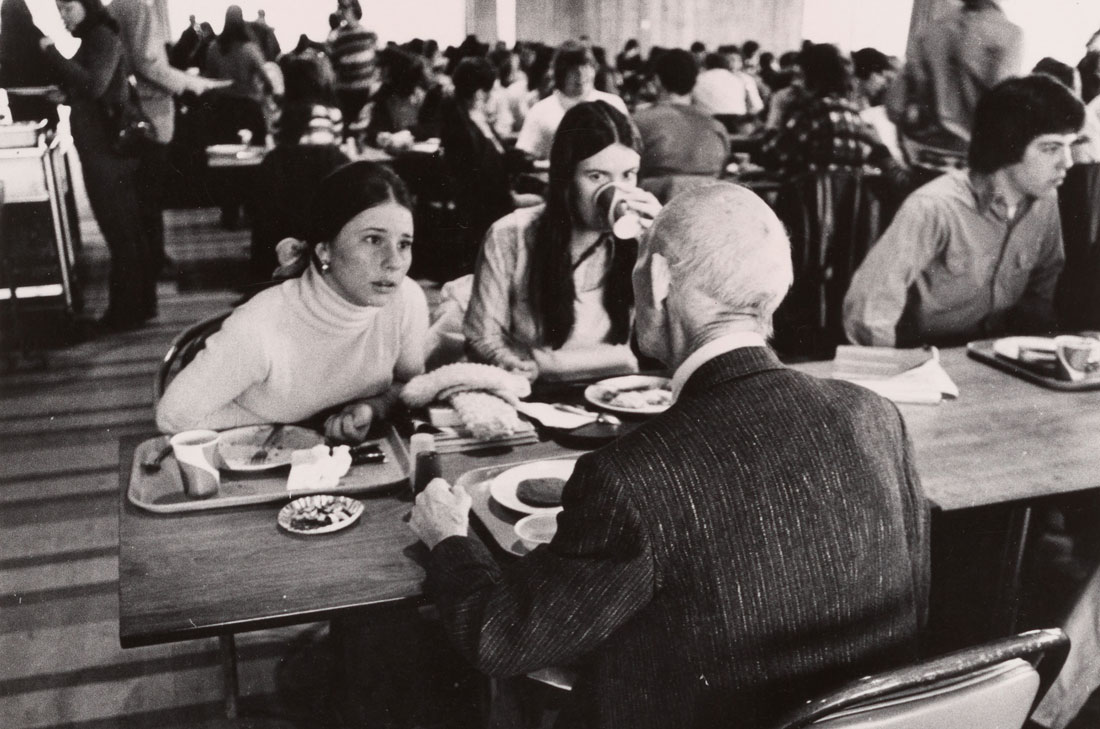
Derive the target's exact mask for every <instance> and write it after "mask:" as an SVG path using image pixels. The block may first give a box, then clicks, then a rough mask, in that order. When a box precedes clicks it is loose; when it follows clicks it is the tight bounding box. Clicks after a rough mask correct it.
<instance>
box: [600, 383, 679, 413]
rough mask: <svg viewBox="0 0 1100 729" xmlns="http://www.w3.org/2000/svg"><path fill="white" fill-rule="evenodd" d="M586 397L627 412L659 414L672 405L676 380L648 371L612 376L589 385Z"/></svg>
mask: <svg viewBox="0 0 1100 729" xmlns="http://www.w3.org/2000/svg"><path fill="white" fill-rule="evenodd" d="M584 399H585V400H588V402H590V403H592V404H593V405H597V406H599V407H601V408H605V409H607V410H611V411H613V412H616V413H623V414H624V415H656V414H657V413H663V412H664V411H665V410H668V408H669V406H671V405H672V381H671V380H669V379H668V378H667V377H650V376H648V375H626V376H625V377H612V378H611V379H609V380H600V381H599V382H597V383H596V384H594V385H589V386H588V387H587V388H585V391H584Z"/></svg>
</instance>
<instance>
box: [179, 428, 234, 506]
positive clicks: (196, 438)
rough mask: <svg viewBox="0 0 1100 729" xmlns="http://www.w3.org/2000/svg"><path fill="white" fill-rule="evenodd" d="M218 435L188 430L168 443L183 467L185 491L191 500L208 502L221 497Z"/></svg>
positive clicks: (181, 469) (181, 474)
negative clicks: (219, 495) (219, 489)
mask: <svg viewBox="0 0 1100 729" xmlns="http://www.w3.org/2000/svg"><path fill="white" fill-rule="evenodd" d="M218 438H219V436H218V433H217V431H214V430H185V431H183V432H182V433H176V434H175V435H173V436H172V438H171V440H169V441H168V442H169V443H171V444H172V455H174V456H175V458H176V463H178V464H179V467H180V478H181V479H182V480H183V491H184V493H186V494H187V495H188V496H189V497H191V498H192V499H206V498H210V497H211V496H213V495H214V494H216V493H218V485H219V484H220V483H221V476H220V475H219V474H218V467H217V462H218V461H217V458H218Z"/></svg>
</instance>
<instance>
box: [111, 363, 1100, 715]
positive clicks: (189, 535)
mask: <svg viewBox="0 0 1100 729" xmlns="http://www.w3.org/2000/svg"><path fill="white" fill-rule="evenodd" d="M942 363H943V366H944V368H945V369H946V371H947V372H948V374H949V375H950V376H951V377H952V379H954V381H955V382H956V384H957V385H958V386H959V391H960V396H959V398H958V399H957V400H954V401H947V402H944V403H942V404H940V405H937V406H931V405H903V406H901V410H902V412H903V414H904V416H905V420H906V423H907V426H908V429H909V433H910V435H911V437H912V439H913V442H914V444H915V447H916V456H917V467H918V471H919V473H920V474H921V479H922V482H923V484H924V487H925V491H926V493H927V494H928V497H929V498H930V500H931V501H932V502H933V504H934V505H935V506H936V507H937V508H938V509H939V510H941V511H945V512H951V511H962V510H967V509H974V508H978V507H985V506H989V505H995V504H1011V505H1013V507H1014V513H1015V514H1016V517H1015V524H1014V533H1015V535H1016V541H1015V543H1014V549H1015V553H1014V554H1013V555H1012V560H1010V562H1011V564H1010V565H1009V569H1007V570H1006V573H1005V575H1004V576H1003V578H1002V582H1003V584H1004V588H1005V592H1004V594H1005V595H1007V596H1008V599H1007V600H1006V601H1007V602H1008V603H1009V604H1007V605H1006V606H1005V607H1004V609H1005V610H1006V612H1005V614H1003V615H1000V616H998V620H999V621H1000V622H1001V623H1002V624H1003V625H1006V626H1007V625H1011V624H1012V623H1013V622H1014V618H1015V612H1014V611H1015V597H1014V596H1015V595H1016V588H1017V587H1018V580H1019V563H1020V559H1021V558H1022V550H1023V545H1024V537H1026V534H1027V528H1028V520H1029V518H1030V509H1029V508H1028V507H1029V505H1030V504H1031V503H1032V502H1033V501H1034V500H1035V499H1037V498H1040V497H1045V496H1052V495H1057V494H1062V493H1067V492H1071V491H1077V490H1082V489H1089V488H1094V487H1097V486H1100V448H1098V447H1097V444H1098V442H1100V391H1093V392H1080V393H1064V392H1055V391H1051V390H1046V389H1043V388H1041V387H1039V386H1037V385H1033V384H1031V383H1029V382H1025V381H1023V380H1019V379H1017V378H1015V377H1013V376H1011V375H1009V374H1006V373H1004V372H1001V371H999V370H995V369H993V368H991V367H988V366H986V365H983V364H981V363H979V362H976V361H973V360H970V359H968V358H967V357H966V354H965V352H964V350H962V349H956V350H945V351H943V352H942ZM798 369H801V370H804V371H808V372H810V373H812V374H816V375H822V376H827V375H828V374H829V373H830V371H831V363H829V362H821V363H810V364H804V365H798ZM137 442H138V440H137V439H127V440H124V441H123V442H122V443H121V446H120V458H119V463H120V486H121V488H120V492H119V638H120V641H121V644H122V646H123V647H124V648H128V647H135V646H143V645H150V644H155V643H166V642H172V641H181V640H190V639H194V638H201V637H209V636H219V637H220V638H221V639H222V643H223V649H224V652H225V656H226V659H227V673H226V677H227V681H230V682H232V681H234V680H235V675H236V673H235V669H233V670H232V671H231V672H230V669H231V668H232V659H233V651H232V648H233V644H232V635H233V634H234V633H238V632H246V631H250V630H258V629H263V628H270V627H276V626H281V625H290V624H296V623H305V622H313V621H317V620H327V619H330V618H332V617H335V616H337V615H341V614H344V613H347V612H350V611H355V610H361V609H364V608H369V607H370V606H372V605H378V604H382V603H395V602H401V601H404V602H407V603H409V604H416V603H418V602H419V601H420V600H421V599H422V583H423V579H424V571H423V568H422V567H421V564H422V561H423V558H424V556H425V552H424V548H423V545H421V544H419V542H418V541H417V539H416V537H415V536H414V535H413V534H412V532H411V531H409V529H408V527H407V526H406V524H405V523H404V521H403V518H404V516H405V514H406V513H407V512H408V510H409V507H410V503H409V501H408V497H407V496H398V495H394V494H391V495H386V496H367V497H364V503H365V505H366V510H365V513H364V515H363V517H362V518H361V519H360V521H359V522H358V523H357V524H355V525H354V526H352V527H350V528H348V529H345V530H342V531H339V532H335V533H333V534H327V535H316V536H311V537H298V536H294V535H291V534H288V533H286V532H283V531H281V530H280V529H279V527H278V526H277V525H276V519H275V517H276V514H277V513H278V510H279V508H280V507H281V503H273V504H261V505H256V506H248V507H239V508H229V509H214V510H210V511H199V512H190V513H182V514H175V515H160V514H152V513H149V512H146V511H143V510H141V509H139V508H137V507H135V506H134V505H132V504H131V503H130V502H129V501H128V500H127V498H126V491H127V488H128V482H129V476H130V468H131V459H132V456H133V452H134V448H135V446H136V445H137ZM564 452H566V451H565V449H563V448H562V447H561V446H558V445H556V444H555V443H553V442H550V441H544V442H541V443H538V444H534V445H530V446H520V447H517V448H515V449H505V450H503V452H502V451H500V450H493V449H489V450H487V451H485V452H484V453H482V454H453V455H446V456H443V457H442V465H443V472H444V475H445V476H446V477H447V478H448V479H450V480H452V481H453V480H454V479H456V478H457V477H458V476H460V475H461V474H462V473H465V472H467V471H469V470H471V469H474V468H479V467H483V466H492V465H500V464H506V463H512V462H518V461H526V460H532V459H537V458H545V457H551V456H554V455H561V454H563V453H564ZM1015 507H1019V508H1015ZM228 688H229V690H228V691H227V697H228V698H227V701H228V700H229V699H232V698H233V697H235V685H234V684H232V683H231V684H230V685H229V686H228ZM227 708H232V707H229V706H227Z"/></svg>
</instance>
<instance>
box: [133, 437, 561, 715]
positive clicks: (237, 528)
mask: <svg viewBox="0 0 1100 729" xmlns="http://www.w3.org/2000/svg"><path fill="white" fill-rule="evenodd" d="M141 440H142V439H141V438H133V437H131V438H126V439H123V441H122V442H121V443H120V447H119V484H120V489H119V528H118V545H119V550H118V561H119V565H118V572H119V641H120V643H121V645H122V647H123V648H134V647H139V646H146V645H153V644H157V643H169V642H175V641H183V640H193V639H197V638H205V637H212V636H217V637H218V638H219V639H220V641H221V650H222V660H223V666H224V669H225V681H226V692H225V695H226V713H227V714H228V715H230V716H234V715H235V714H236V697H237V685H236V652H235V646H234V641H233V635H234V634H236V633H243V632H248V631H252V630H262V629H267V628H274V627H279V626H284V625H294V624H299V623H308V622H315V621H320V620H329V619H331V618H334V617H337V616H340V615H343V614H347V613H350V612H354V611H358V610H362V609H364V608H370V607H371V606H379V605H383V604H386V605H392V604H396V603H402V602H404V603H407V604H409V605H410V606H414V605H416V604H418V603H419V602H420V601H421V598H422V586H423V582H424V570H423V568H422V566H421V564H422V562H423V559H424V557H425V556H426V554H427V553H426V551H425V549H424V546H423V545H422V544H420V542H419V540H418V539H417V538H416V536H415V535H414V534H413V533H412V532H411V531H410V530H409V528H408V526H407V525H406V524H405V522H404V517H405V515H406V514H407V513H408V511H409V508H410V506H411V501H410V499H409V497H408V495H407V493H403V492H398V493H390V494H386V495H366V496H363V497H362V500H363V502H364V504H365V507H366V508H365V510H364V514H363V516H362V517H361V518H360V519H359V521H358V522H357V523H356V524H354V525H352V526H351V527H349V528H347V529H344V530H341V531H338V532H335V533H332V534H324V535H314V536H305V537H304V536H298V535H294V534H289V533H287V532H285V531H283V530H281V529H280V528H279V527H278V525H277V524H276V515H277V514H278V512H279V509H280V508H281V507H282V506H283V503H284V502H274V503H266V504H258V505H254V506H245V507H235V508H223V509H210V510H206V511H193V512H178V513H174V514H155V513H151V512H148V511H145V510H143V509H140V508H138V507H136V506H134V505H133V504H132V503H130V501H129V500H128V499H127V496H126V494H127V491H128V489H129V482H130V471H131V466H132V459H133V454H134V450H135V448H136V447H137V445H138V443H139V442H140V441H141ZM561 451H562V449H561V448H560V447H559V446H557V445H555V444H554V443H552V442H545V443H539V444H536V445H533V446H530V447H525V448H521V449H517V450H514V451H509V452H507V453H505V454H503V455H502V454H500V453H499V450H489V451H487V452H485V453H483V454H480V455H478V454H456V455H447V456H444V457H443V473H444V476H446V477H448V478H450V479H454V478H457V476H459V475H461V473H463V472H465V471H467V470H470V469H473V468H478V467H480V466H484V465H493V464H495V463H501V462H508V461H509V460H517V461H518V460H526V459H529V458H539V457H542V456H544V455H552V454H554V453H560V452H561Z"/></svg>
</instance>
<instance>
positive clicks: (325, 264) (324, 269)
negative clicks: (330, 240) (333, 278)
mask: <svg viewBox="0 0 1100 729" xmlns="http://www.w3.org/2000/svg"><path fill="white" fill-rule="evenodd" d="M330 268H332V266H331V265H330V264H329V262H328V261H321V273H328V270H329V269H330Z"/></svg>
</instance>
